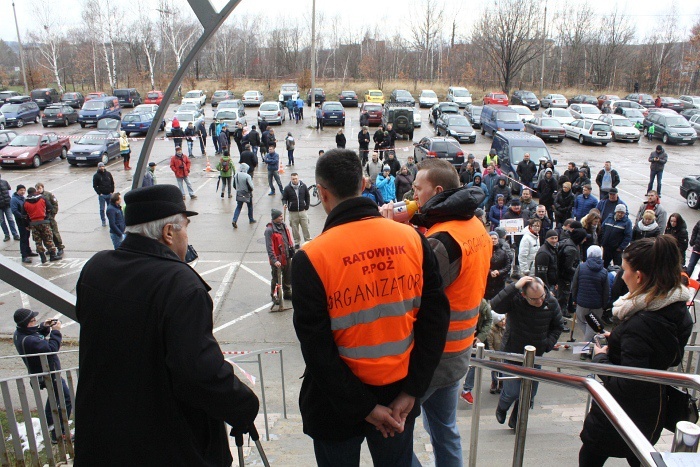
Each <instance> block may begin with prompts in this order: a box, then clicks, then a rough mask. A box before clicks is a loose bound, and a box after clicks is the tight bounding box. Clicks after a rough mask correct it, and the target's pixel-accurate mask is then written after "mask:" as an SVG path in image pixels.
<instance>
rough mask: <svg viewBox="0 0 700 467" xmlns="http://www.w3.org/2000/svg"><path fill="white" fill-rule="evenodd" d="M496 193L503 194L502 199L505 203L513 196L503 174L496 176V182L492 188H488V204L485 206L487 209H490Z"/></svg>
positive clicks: (496, 195)
mask: <svg viewBox="0 0 700 467" xmlns="http://www.w3.org/2000/svg"><path fill="white" fill-rule="evenodd" d="M498 195H503V201H504V202H505V204H506V205H508V203H510V200H511V198H512V197H513V195H511V190H510V186H508V183H507V181H506V177H504V176H503V175H499V176H498V182H497V183H496V185H495V186H494V187H493V189H492V190H489V204H488V206H487V207H488V209H491V206H493V205H494V203H495V202H496V198H497V197H498Z"/></svg>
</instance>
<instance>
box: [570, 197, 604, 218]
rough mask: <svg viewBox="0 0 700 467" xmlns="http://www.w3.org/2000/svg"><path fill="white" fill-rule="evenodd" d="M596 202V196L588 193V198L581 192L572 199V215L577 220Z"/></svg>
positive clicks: (594, 205)
mask: <svg viewBox="0 0 700 467" xmlns="http://www.w3.org/2000/svg"><path fill="white" fill-rule="evenodd" d="M597 204H598V198H596V197H595V196H593V195H588V198H586V197H584V196H583V195H582V194H581V195H578V196H577V197H576V199H575V200H574V210H573V215H574V217H575V218H576V220H577V221H580V220H581V219H583V217H584V216H586V215H587V214H588V213H589V212H590V211H591V209H593V208H594V207H596V205H597Z"/></svg>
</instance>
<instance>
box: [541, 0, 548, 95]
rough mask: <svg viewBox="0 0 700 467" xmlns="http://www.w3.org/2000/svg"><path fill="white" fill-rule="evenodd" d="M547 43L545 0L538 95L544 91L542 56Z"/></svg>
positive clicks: (545, 4)
mask: <svg viewBox="0 0 700 467" xmlns="http://www.w3.org/2000/svg"><path fill="white" fill-rule="evenodd" d="M546 45H547V2H545V3H544V25H543V30H542V71H541V72H540V97H542V95H543V93H544V57H545V53H544V52H545V47H546Z"/></svg>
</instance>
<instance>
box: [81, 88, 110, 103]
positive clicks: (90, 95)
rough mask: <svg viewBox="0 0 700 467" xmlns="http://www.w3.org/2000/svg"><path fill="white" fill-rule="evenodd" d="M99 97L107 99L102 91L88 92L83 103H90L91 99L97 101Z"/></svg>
mask: <svg viewBox="0 0 700 467" xmlns="http://www.w3.org/2000/svg"><path fill="white" fill-rule="evenodd" d="M101 97H107V93H105V92H102V91H97V92H90V93H88V94H87V96H85V102H87V101H91V100H93V99H99V98H101Z"/></svg>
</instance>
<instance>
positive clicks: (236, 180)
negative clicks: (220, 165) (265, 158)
mask: <svg viewBox="0 0 700 467" xmlns="http://www.w3.org/2000/svg"><path fill="white" fill-rule="evenodd" d="M251 154H252V153H251ZM239 167H240V170H239V171H238V172H237V173H236V175H234V177H233V189H234V190H236V210H235V211H234V212H233V219H232V220H231V225H233V228H234V229H237V228H238V216H239V215H240V213H241V208H242V207H243V203H245V204H246V206H247V207H248V221H249V222H250V223H251V224H255V222H257V221H256V220H255V218H253V179H252V178H251V177H250V175H248V164H246V163H245V162H243V163H241V165H240V166H239Z"/></svg>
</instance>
